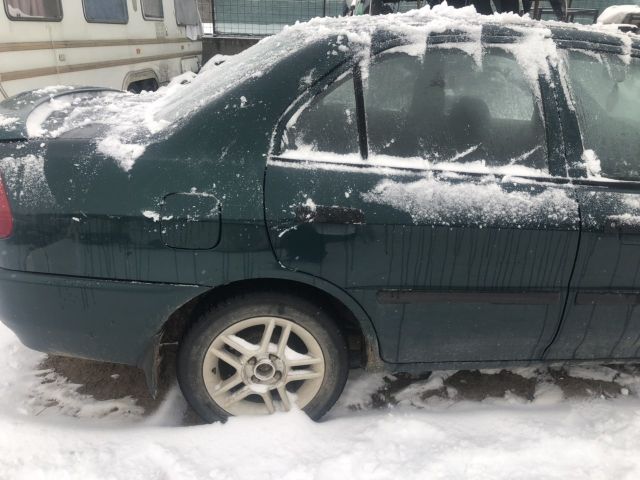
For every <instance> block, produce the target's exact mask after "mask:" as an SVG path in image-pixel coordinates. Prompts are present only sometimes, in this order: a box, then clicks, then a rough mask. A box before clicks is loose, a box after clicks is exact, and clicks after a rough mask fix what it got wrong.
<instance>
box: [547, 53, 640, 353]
mask: <svg viewBox="0 0 640 480" xmlns="http://www.w3.org/2000/svg"><path fill="white" fill-rule="evenodd" d="M619 53H622V52H619ZM638 53H639V52H637V51H636V52H635V55H636V56H635V57H626V58H624V57H623V58H620V56H619V55H618V54H617V53H599V52H597V51H587V50H571V51H568V52H567V53H566V60H567V67H568V68H567V69H566V70H567V72H568V78H567V83H568V85H570V87H571V88H570V90H571V92H572V95H571V99H572V102H573V109H572V110H571V111H572V112H573V111H575V114H576V116H577V124H576V125H579V127H580V130H581V134H582V141H583V144H584V145H580V149H579V151H582V152H583V154H582V162H583V163H584V169H583V170H584V172H585V173H584V175H583V176H582V177H579V178H577V179H576V180H575V184H576V187H575V189H576V193H577V198H578V200H579V203H580V210H581V218H582V235H581V240H580V248H579V251H578V256H577V261H576V267H575V274H574V276H573V280H572V284H571V294H570V296H569V301H568V303H567V312H566V319H565V321H564V323H563V325H562V328H561V329H560V331H559V334H558V338H557V339H556V341H555V342H554V344H553V345H552V346H551V348H550V350H549V352H548V354H547V358H549V359H577V360H595V359H615V358H638V356H639V355H640V308H638V307H639V305H640V97H639V96H638V91H640V60H639V58H638ZM576 161H580V159H579V158H578V159H576Z"/></svg>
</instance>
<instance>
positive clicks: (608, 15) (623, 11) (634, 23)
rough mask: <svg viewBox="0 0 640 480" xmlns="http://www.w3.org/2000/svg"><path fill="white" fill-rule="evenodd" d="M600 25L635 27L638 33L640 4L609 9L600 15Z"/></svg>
mask: <svg viewBox="0 0 640 480" xmlns="http://www.w3.org/2000/svg"><path fill="white" fill-rule="evenodd" d="M598 23H601V24H617V25H621V26H629V27H634V28H635V29H636V31H637V29H638V28H640V3H639V4H638V5H614V6H612V7H609V8H607V9H606V10H605V11H604V12H602V13H601V14H600V16H599V17H598ZM623 28H624V27H623Z"/></svg>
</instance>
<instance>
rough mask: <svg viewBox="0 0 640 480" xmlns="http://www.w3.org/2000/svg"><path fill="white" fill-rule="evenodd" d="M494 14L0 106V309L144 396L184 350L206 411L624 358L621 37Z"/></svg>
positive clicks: (637, 181)
mask: <svg viewBox="0 0 640 480" xmlns="http://www.w3.org/2000/svg"><path fill="white" fill-rule="evenodd" d="M503 20H504V19H500V20H499V21H497V22H492V21H491V19H487V18H483V17H480V16H476V15H475V14H470V13H469V12H460V11H458V10H454V9H450V8H448V7H441V8H439V9H436V10H435V11H422V12H414V13H413V14H410V15H406V16H387V17H384V16H381V17H361V18H360V19H353V18H349V19H332V20H318V21H314V22H310V23H309V24H306V25H299V26H296V27H293V28H290V29H287V30H286V31H285V32H283V33H282V34H281V35H279V36H275V37H271V38H269V39H266V40H263V41H262V42H260V43H259V44H258V45H256V46H255V47H254V48H252V49H249V50H247V51H246V52H244V53H242V54H240V55H237V56H234V57H230V58H228V59H226V61H225V62H224V63H222V64H221V65H219V66H215V65H214V64H211V65H208V66H207V67H205V69H204V71H203V72H202V73H201V74H200V75H198V77H197V78H195V79H194V80H193V81H192V82H191V83H190V84H188V85H185V86H180V85H172V86H170V87H169V88H168V89H167V92H168V93H166V94H160V93H159V94H155V96H154V94H149V95H143V96H132V95H126V94H122V93H105V92H102V93H101V95H102V96H95V94H94V93H92V92H89V91H66V92H65V91H61V92H56V93H54V94H47V95H43V94H42V93H41V92H35V93H33V94H27V95H23V96H20V97H16V98H15V99H14V100H12V101H7V102H4V103H3V104H2V110H0V115H2V116H3V118H4V119H5V120H4V123H5V125H8V127H5V129H4V131H3V133H2V137H1V141H2V143H0V158H2V159H3V160H2V161H1V162H0V170H1V171H2V177H3V181H4V195H0V236H2V237H4V238H5V239H4V240H2V242H1V244H0V253H2V255H0V267H1V268H0V318H2V319H3V321H5V322H7V324H8V325H9V326H10V327H11V328H12V329H13V330H14V331H15V332H16V333H17V334H18V335H19V336H20V338H21V339H22V341H24V342H25V343H26V344H27V345H29V346H31V347H32V348H35V349H38V350H42V351H47V352H55V353H61V354H68V355H76V356H83V357H89V358H94V359H99V360H107V361H112V362H120V363H125V364H132V365H139V366H140V367H142V368H144V369H145V371H146V372H147V375H148V379H149V383H150V385H151V387H152V388H154V385H155V378H156V374H157V361H158V352H159V349H160V346H161V345H163V344H174V343H179V344H180V353H179V363H178V375H179V380H180V384H181V386H182V388H183V391H184V392H185V395H186V396H187V398H188V399H189V401H190V402H191V404H192V405H193V406H194V407H195V408H196V410H197V411H198V412H199V413H200V414H201V415H202V416H203V417H204V418H206V419H208V420H214V419H220V418H225V417H226V416H228V415H230V414H243V413H259V412H265V413H266V412H272V411H274V410H278V409H287V408H289V407H290V405H291V403H293V402H294V401H298V402H299V403H298V404H299V405H300V406H301V407H303V408H304V409H305V411H307V412H308V413H309V414H310V415H311V416H312V417H314V418H317V417H319V416H321V415H322V414H323V413H324V412H325V411H326V410H327V409H328V408H330V407H331V405H332V403H333V401H335V399H336V398H337V396H338V395H339V394H340V391H341V389H342V387H343V385H344V381H345V378H346V370H347V367H348V366H349V365H353V366H358V365H364V366H366V367H367V368H380V367H386V368H389V369H402V370H405V371H406V370H408V369H412V368H419V369H421V370H424V369H432V368H433V369H436V368H438V369H440V368H457V367H461V366H463V367H465V368H476V367H488V366H494V367H497V366H506V365H514V364H529V363H531V362H567V361H569V362H573V361H574V362H584V361H594V360H597V361H600V362H602V361H604V360H607V361H626V360H628V359H632V358H633V359H637V358H638V350H639V349H640V321H636V320H637V319H636V314H637V305H638V298H640V280H639V277H638V275H637V272H638V268H639V267H638V266H639V265H640V248H638V245H639V244H640V242H638V232H639V230H638V227H637V225H638V224H640V221H638V219H639V218H640V207H639V205H640V202H639V199H640V197H638V195H639V194H640V187H639V185H640V173H639V172H640V166H639V165H638V157H637V152H638V151H640V145H639V143H638V142H639V141H640V140H639V138H638V135H637V132H638V128H639V126H638V123H639V122H640V118H639V117H638V113H637V112H638V111H639V110H638V108H634V105H636V104H637V102H638V96H637V94H636V92H637V86H638V81H639V80H640V79H639V73H640V70H639V68H640V66H639V57H640V42H639V39H638V37H637V36H633V35H627V36H624V37H623V36H622V34H618V35H615V34H609V33H603V32H601V31H599V30H597V29H595V28H591V29H588V28H585V27H581V28H580V29H578V28H575V27H569V26H567V27H561V26H557V25H548V24H544V23H537V22H533V21H531V20H528V19H522V20H519V21H518V20H513V17H510V20H512V21H513V23H512V24H505V23H504V22H503ZM431 21H437V22H438V23H437V25H438V28H437V29H435V30H431V28H432V26H433V25H432V23H431ZM447 25H448V26H449V28H446V27H447ZM363 30H366V31H367V32H369V35H362V31H363ZM480 33H481V35H480ZM427 45H429V48H427ZM479 63H480V64H481V65H482V67H483V68H481V69H480V68H477V67H478V64H479ZM560 67H563V68H562V69H561V68H560ZM365 69H366V73H367V75H366V78H367V81H366V82H364V81H363V78H364V76H365V75H364V70H365ZM562 72H567V73H562ZM586 72H591V73H593V72H595V73H596V74H594V75H592V74H589V75H587V74H586ZM560 75H566V78H564V81H561V78H560ZM399 86H401V87H402V88H399ZM51 97H53V98H51ZM69 98H73V101H66V100H68V99H69ZM65 99H66V100H65ZM34 124H35V125H34ZM52 136H55V138H52ZM0 193H1V192H0ZM34 299H37V301H34Z"/></svg>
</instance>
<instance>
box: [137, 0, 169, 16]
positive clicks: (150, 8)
mask: <svg viewBox="0 0 640 480" xmlns="http://www.w3.org/2000/svg"><path fill="white" fill-rule="evenodd" d="M142 14H143V15H144V18H145V19H146V20H159V19H162V18H164V10H163V9H162V0H142Z"/></svg>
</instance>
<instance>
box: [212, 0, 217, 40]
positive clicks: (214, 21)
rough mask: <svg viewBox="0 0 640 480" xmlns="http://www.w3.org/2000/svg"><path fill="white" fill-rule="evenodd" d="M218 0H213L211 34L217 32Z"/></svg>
mask: <svg viewBox="0 0 640 480" xmlns="http://www.w3.org/2000/svg"><path fill="white" fill-rule="evenodd" d="M215 3H216V0H211V29H212V31H211V34H212V35H213V36H215V34H216V6H215Z"/></svg>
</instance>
